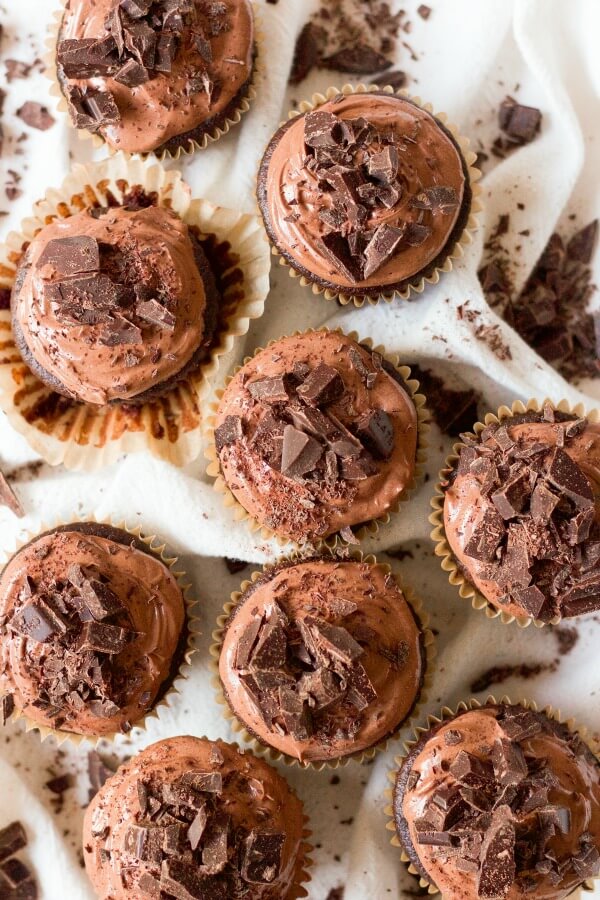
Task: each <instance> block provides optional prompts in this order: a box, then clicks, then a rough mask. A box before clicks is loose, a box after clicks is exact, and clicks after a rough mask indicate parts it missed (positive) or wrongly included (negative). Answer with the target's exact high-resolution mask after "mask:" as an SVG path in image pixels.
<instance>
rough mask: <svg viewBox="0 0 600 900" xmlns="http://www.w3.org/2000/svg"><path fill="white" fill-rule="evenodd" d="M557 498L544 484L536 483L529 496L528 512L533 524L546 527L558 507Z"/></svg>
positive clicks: (541, 482)
mask: <svg viewBox="0 0 600 900" xmlns="http://www.w3.org/2000/svg"><path fill="white" fill-rule="evenodd" d="M558 499H559V498H558V497H557V496H556V494H553V493H552V491H551V490H550V489H549V488H548V487H547V485H545V484H544V482H543V481H538V482H537V484H536V486H535V488H534V489H533V494H532V495H531V503H530V511H531V515H532V518H533V520H534V522H540V523H541V524H543V525H546V524H547V523H548V522H549V521H550V518H551V516H552V513H553V512H554V510H555V509H556V506H557V505H558Z"/></svg>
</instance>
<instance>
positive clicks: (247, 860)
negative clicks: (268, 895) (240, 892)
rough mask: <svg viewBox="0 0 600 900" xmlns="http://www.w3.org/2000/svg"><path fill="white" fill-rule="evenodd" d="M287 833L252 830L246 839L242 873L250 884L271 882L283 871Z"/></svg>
mask: <svg viewBox="0 0 600 900" xmlns="http://www.w3.org/2000/svg"><path fill="white" fill-rule="evenodd" d="M284 845H285V834H281V833H279V832H266V831H257V830H256V829H254V830H253V831H251V832H250V834H249V835H248V837H247V838H246V841H245V851H244V857H243V861H242V868H241V875H242V878H243V879H244V881H246V882H248V883H250V884H271V883H272V882H273V881H275V879H276V878H277V877H278V875H279V873H280V871H281V862H282V855H283V847H284Z"/></svg>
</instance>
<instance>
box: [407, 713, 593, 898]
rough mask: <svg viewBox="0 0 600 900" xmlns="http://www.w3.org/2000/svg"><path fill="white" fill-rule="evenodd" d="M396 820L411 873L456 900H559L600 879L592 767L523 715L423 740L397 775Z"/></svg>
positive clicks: (440, 730)
mask: <svg viewBox="0 0 600 900" xmlns="http://www.w3.org/2000/svg"><path fill="white" fill-rule="evenodd" d="M394 812H395V820H396V827H397V828H398V832H399V835H400V838H401V840H402V842H403V844H404V846H405V847H406V849H407V851H408V852H409V855H410V858H411V860H412V861H413V863H414V864H415V865H416V866H417V867H418V869H419V871H420V872H421V873H422V874H424V875H425V877H426V878H427V879H428V880H429V881H430V882H432V883H433V884H434V885H436V886H437V887H438V888H439V890H440V891H441V893H442V894H443V895H444V896H445V897H452V898H454V900H461V898H462V900H472V898H473V897H475V898H492V897H494V898H507V900H520V898H524V897H533V898H536V900H559V898H563V897H566V896H568V895H569V894H570V893H571V892H572V891H573V890H574V889H575V888H576V887H577V886H578V885H580V884H581V883H582V882H583V881H584V880H585V879H586V878H589V877H591V876H593V875H595V874H598V873H599V872H600V853H599V852H598V850H599V848H600V766H599V764H598V761H597V760H596V759H595V758H594V757H593V755H592V754H591V752H590V750H589V749H588V748H587V747H586V746H585V744H584V743H583V742H582V741H581V740H580V739H579V737H578V736H577V735H576V734H574V733H573V732H570V731H569V729H568V728H567V727H566V726H564V725H559V724H558V723H556V722H554V721H552V720H551V719H549V718H548V717H547V716H545V715H544V714H542V713H534V712H530V711H527V710H525V709H524V708H523V707H521V706H505V705H500V706H495V705H489V706H485V707H483V708H481V709H474V710H470V711H467V712H463V713H460V714H458V715H457V716H455V717H454V718H452V719H450V720H449V721H447V722H444V723H443V724H442V725H440V726H438V727H436V728H434V729H432V730H430V731H429V732H428V733H426V734H425V735H424V736H423V737H422V738H421V740H420V741H419V743H418V744H417V746H416V747H415V749H414V750H413V751H412V752H411V754H410V755H409V757H408V758H407V759H406V760H405V762H404V764H403V766H402V768H401V770H400V772H399V773H398V777H397V779H396V787H395V791H394Z"/></svg>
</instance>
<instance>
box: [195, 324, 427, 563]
mask: <svg viewBox="0 0 600 900" xmlns="http://www.w3.org/2000/svg"><path fill="white" fill-rule="evenodd" d="M318 332H337V333H339V334H346V336H347V337H349V338H351V339H352V340H354V341H356V342H357V343H358V344H361V345H362V346H363V347H365V348H366V349H367V350H369V352H371V353H379V354H381V356H383V357H384V359H385V360H386V361H387V362H389V363H390V364H391V365H392V366H393V367H394V368H395V369H396V371H397V372H398V373H399V374H400V375H401V377H402V380H403V382H404V388H405V389H406V391H407V393H408V394H409V396H410V398H411V400H412V401H413V403H414V406H415V409H416V412H417V452H416V462H415V471H414V474H413V477H412V480H411V482H410V484H408V485H407V486H406V488H405V489H404V491H403V492H402V493H401V494H400V496H399V497H397V498H396V500H395V501H394V502H393V503H392V504H391V506H390V507H389V509H388V510H387V511H386V512H385V513H384V514H383V515H382V516H379V517H378V518H376V519H371V520H370V521H369V522H367V523H365V524H363V525H361V526H360V527H359V528H357V530H356V531H354V529H355V528H356V526H354V525H353V526H351V528H352V530H353V531H354V535H355V537H356V538H357V540H359V541H361V540H364V539H365V538H367V537H372V536H373V535H375V534H377V532H378V531H379V528H380V527H381V526H382V525H387V524H388V522H389V521H390V518H391V516H392V515H394V514H396V513H397V512H398V510H399V508H400V505H401V504H402V503H404V502H406V501H407V500H409V499H410V496H411V495H412V493H413V491H414V490H415V488H416V487H417V485H418V484H419V482H420V481H421V479H422V477H423V475H424V472H425V461H426V459H427V446H428V442H427V433H428V432H429V424H428V422H429V419H430V414H429V411H428V410H427V407H426V403H427V399H426V397H425V396H424V395H423V394H420V393H419V386H420V385H419V382H418V381H417V380H416V379H414V378H411V370H410V367H409V366H401V365H399V360H398V356H397V355H396V354H394V355H390V354H389V353H386V350H385V347H381V346H377V347H374V346H373V341H372V340H371V339H370V338H359V336H358V334H357V333H356V332H355V331H349V332H347V333H346V332H344V331H343V330H342V329H341V328H332V329H330V328H309V329H307V330H306V331H295V332H294V333H293V335H290V337H296V336H298V335H301V334H315V333H318ZM284 336H285V335H282V337H280V338H277V339H276V340H273V341H269V343H268V344H267V347H271V346H272V345H273V344H276V343H277V342H278V341H280V340H282V338H283V337H284ZM264 349H266V348H264V347H257V348H256V350H255V351H254V353H253V354H252V356H248V357H246V358H245V359H244V362H243V364H242V365H241V366H237V367H236V368H235V369H234V370H233V372H232V374H231V375H229V376H228V377H227V380H226V382H225V386H224V387H223V388H222V389H219V390H218V391H216V392H215V395H214V398H213V400H212V402H211V403H210V406H207V414H206V417H205V419H204V422H203V424H204V428H205V431H206V438H207V441H208V446H207V447H206V448H205V451H204V455H205V456H206V458H207V459H208V460H209V465H208V466H207V469H206V472H207V474H208V475H209V476H210V477H211V478H212V479H214V484H213V486H214V489H215V490H216V491H217V493H219V494H222V495H223V503H224V505H225V506H227V507H234V513H235V519H236V521H247V522H248V525H249V527H250V529H251V531H254V532H255V531H259V530H260V533H261V537H262V539H263V540H275V541H277V543H278V544H279V545H280V546H282V547H283V546H289V545H290V544H292V545H296V546H298V543H297V542H295V541H291V540H288V539H286V538H284V537H281V535H279V534H276V533H275V532H274V531H272V530H271V529H270V528H267V526H266V525H263V524H262V523H261V522H259V521H257V520H256V519H255V518H254V517H253V516H251V515H250V513H249V512H248V511H247V510H246V509H245V508H244V507H243V506H242V505H241V503H240V502H239V501H238V500H237V499H236V497H234V495H233V493H232V492H231V491H230V489H229V487H228V485H227V482H226V481H225V479H224V477H223V475H222V473H221V465H220V462H219V456H218V453H217V448H216V446H215V422H216V415H217V410H218V408H219V403H220V402H221V398H222V397H223V394H224V393H225V390H226V388H227V386H228V385H229V383H230V382H231V381H232V379H233V378H234V377H235V376H236V375H237V373H238V372H239V371H240V369H242V368H243V366H244V365H245V364H246V363H248V362H250V360H251V359H253V358H254V357H255V356H257V355H258V354H259V353H262V351H263V350H264ZM347 545H348V542H347V541H345V540H344V538H343V537H342V536H341V534H340V533H339V532H336V533H335V534H332V535H329V537H327V538H323V539H321V540H316V541H307V542H306V543H303V544H302V546H303V547H305V546H306V547H308V546H311V547H313V549H315V550H316V551H320V550H325V549H328V550H335V549H336V547H346V546H347Z"/></svg>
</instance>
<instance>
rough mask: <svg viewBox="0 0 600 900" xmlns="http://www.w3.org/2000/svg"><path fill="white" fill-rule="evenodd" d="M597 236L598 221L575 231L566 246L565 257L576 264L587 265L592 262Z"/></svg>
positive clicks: (595, 220)
mask: <svg viewBox="0 0 600 900" xmlns="http://www.w3.org/2000/svg"><path fill="white" fill-rule="evenodd" d="M597 236H598V219H594V221H593V222H590V224H589V225H586V226H585V227H584V228H581V229H580V230H579V231H577V232H576V233H575V234H574V235H573V237H572V238H571V240H570V241H569V243H568V244H567V255H568V256H569V258H570V259H572V260H575V261H576V262H580V263H583V265H588V264H589V263H590V262H591V261H592V257H593V255H594V249H595V247H596V238H597Z"/></svg>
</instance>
